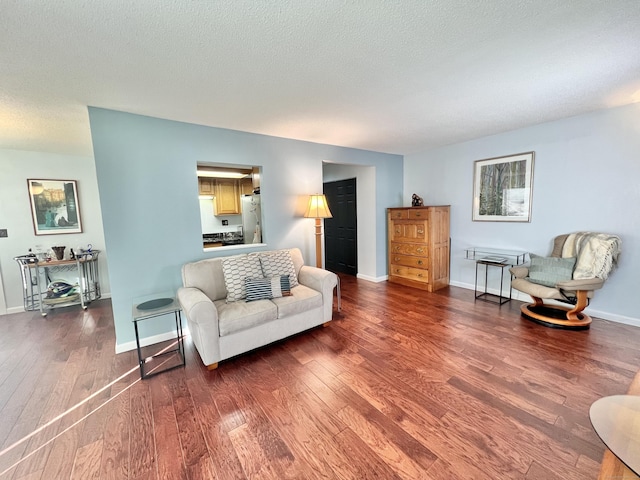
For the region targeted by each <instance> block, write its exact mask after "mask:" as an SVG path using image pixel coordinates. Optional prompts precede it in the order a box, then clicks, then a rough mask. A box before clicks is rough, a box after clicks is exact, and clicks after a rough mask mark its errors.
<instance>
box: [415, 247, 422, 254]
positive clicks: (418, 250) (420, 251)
mask: <svg viewBox="0 0 640 480" xmlns="http://www.w3.org/2000/svg"><path fill="white" fill-rule="evenodd" d="M416 252H418V253H422V252H424V249H423V248H422V247H420V248H418V249H417V250H416Z"/></svg>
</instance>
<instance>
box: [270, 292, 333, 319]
mask: <svg viewBox="0 0 640 480" xmlns="http://www.w3.org/2000/svg"><path fill="white" fill-rule="evenodd" d="M272 302H273V303H275V304H276V305H277V307H278V318H283V317H287V316H289V315H295V314H297V313H302V312H306V311H308V310H311V309H313V308H317V307H321V306H322V294H321V293H320V292H318V291H317V290H313V289H312V288H309V287H305V286H304V285H298V286H297V287H294V288H292V289H291V296H289V297H281V298H274V299H273V300H272Z"/></svg>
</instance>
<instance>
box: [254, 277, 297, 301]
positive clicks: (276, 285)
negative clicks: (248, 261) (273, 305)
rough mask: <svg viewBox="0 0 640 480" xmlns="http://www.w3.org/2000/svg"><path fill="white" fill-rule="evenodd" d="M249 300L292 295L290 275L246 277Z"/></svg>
mask: <svg viewBox="0 0 640 480" xmlns="http://www.w3.org/2000/svg"><path fill="white" fill-rule="evenodd" d="M244 284H245V290H246V291H247V302H252V301H254V300H264V299H269V298H279V297H288V296H289V295H291V287H290V286H289V276H288V275H279V276H276V277H271V278H245V279H244Z"/></svg>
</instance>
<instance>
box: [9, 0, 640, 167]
mask: <svg viewBox="0 0 640 480" xmlns="http://www.w3.org/2000/svg"><path fill="white" fill-rule="evenodd" d="M0 19H2V20H1V22H2V29H0V147H1V148H13V149H24V150H45V151H52V152H61V153H72V154H83V155H91V154H92V149H91V137H90V135H91V134H90V130H89V121H88V115H87V108H86V106H87V105H93V106H97V107H104V108H110V109H115V110H122V111H127V112H132V113H139V114H144V115H151V116H154V117H161V118H168V119H174V120H180V121H185V122H192V123H198V124H203V125H211V126H216V127H225V128H231V129H236V130H243V131H248V132H255V133H263V134H268V135H275V136H280V137H287V138H295V139H301V140H309V141H313V142H321V143H328V144H334V145H343V146H350V147H356V148H363V149H368V150H376V151H382V152H391V153H400V154H406V153H411V152H416V151H421V150H426V149H428V148H432V147H435V146H440V145H445V144H449V143H453V142H459V141H463V140H468V139H472V138H477V137H480V136H485V135H490V134H494V133H499V132H503V131H507V130H512V129H515V128H519V127H523V126H527V125H532V124H536V123H540V122H545V121H550V120H554V119H558V118H563V117H568V116H572V115H577V114H581V113H585V112H588V111H592V110H597V109H601V108H607V107H612V106H618V105H624V104H628V103H632V102H634V101H640V1H638V0H609V1H604V0H598V1H591V0H562V1H558V0H529V1H524V0H488V1H483V0H433V1H428V0H414V1H408V0H395V1H392V0H341V1H338V0H329V1H318V0H289V1H286V0H272V1H261V0H250V1H243V0H135V1H131V0H58V1H52V0H41V1H35V0H30V1H25V0H0Z"/></svg>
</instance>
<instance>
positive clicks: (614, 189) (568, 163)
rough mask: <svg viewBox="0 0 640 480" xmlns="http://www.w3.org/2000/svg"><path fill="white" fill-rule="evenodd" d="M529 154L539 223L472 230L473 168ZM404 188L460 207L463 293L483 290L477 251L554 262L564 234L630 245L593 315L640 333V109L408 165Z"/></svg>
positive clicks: (455, 280)
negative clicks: (639, 295) (602, 235)
mask: <svg viewBox="0 0 640 480" xmlns="http://www.w3.org/2000/svg"><path fill="white" fill-rule="evenodd" d="M527 151H535V168H534V178H533V203H532V206H533V211H532V219H531V223H500V222H473V221H471V200H472V195H473V185H472V182H473V162H474V161H475V160H480V159H484V158H491V157H498V156H503V155H510V154H513V153H520V152H527ZM404 182H405V192H407V193H408V192H416V193H418V194H419V195H422V196H423V197H424V199H425V204H445V205H446V204H450V205H451V239H452V255H451V267H452V268H451V283H452V284H454V285H460V286H466V287H469V286H470V287H471V288H473V284H474V274H475V268H474V267H475V265H474V264H473V262H470V261H468V260H464V259H463V257H464V249H465V248H466V247H468V246H472V245H478V246H495V247H503V248H515V249H523V250H526V251H530V252H534V253H537V254H540V255H546V254H548V253H549V252H550V250H551V241H552V238H553V237H554V236H556V235H558V234H561V233H565V232H573V231H578V230H591V231H603V232H609V233H616V234H618V235H620V236H621V237H622V240H623V253H622V255H621V258H620V267H619V268H618V270H617V271H615V272H614V273H613V274H612V276H611V277H610V279H609V280H608V281H607V283H606V284H605V286H604V288H603V289H602V290H601V291H599V292H597V293H596V295H595V298H594V299H593V301H592V303H591V306H590V307H589V309H588V311H591V313H592V314H594V315H596V316H599V317H603V318H609V319H612V320H618V321H623V322H627V323H632V324H637V325H640V318H639V315H638V309H637V302H636V301H635V295H636V292H635V290H636V285H637V283H638V281H637V278H638V272H640V208H638V206H639V205H640V104H634V105H630V106H626V107H620V108H616V109H610V110H603V111H599V112H595V113H591V114H587V115H581V116H576V117H572V118H568V119H564V120H560V121H555V122H549V123H545V124H541V125H537V126H534V127H529V128H523V129H520V130H516V131H512V132H508V133H504V134H501V135H494V136H490V137H485V138H481V139H478V140H474V141H470V142H465V143H460V144H456V145H451V146H447V147H443V148H439V149H436V150H431V151H428V152H423V153H419V154H413V155H406V156H405V161H404ZM406 197H407V195H405V199H406Z"/></svg>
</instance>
